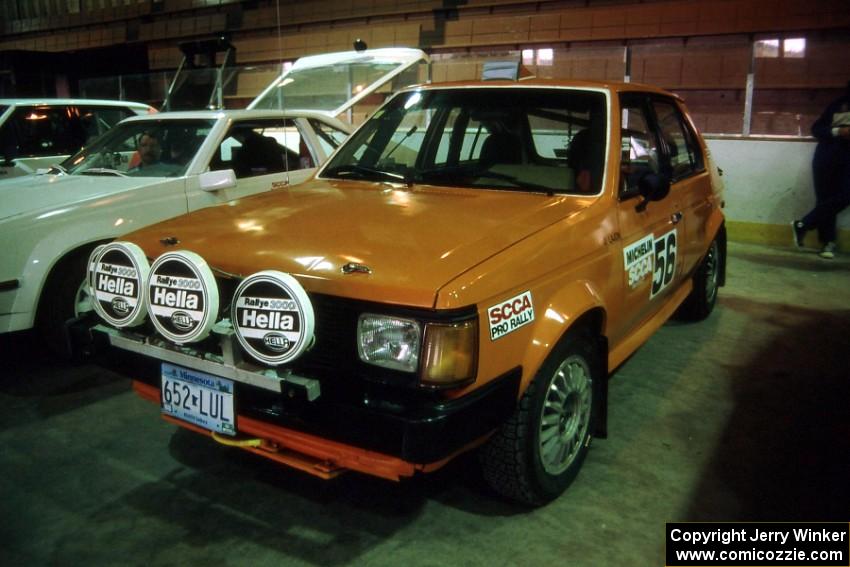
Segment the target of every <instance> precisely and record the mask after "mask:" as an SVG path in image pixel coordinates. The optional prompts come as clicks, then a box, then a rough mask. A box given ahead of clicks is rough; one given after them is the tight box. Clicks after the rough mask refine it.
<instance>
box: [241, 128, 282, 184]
mask: <svg viewBox="0 0 850 567" xmlns="http://www.w3.org/2000/svg"><path fill="white" fill-rule="evenodd" d="M233 169H234V171H235V172H236V177H252V176H254V175H266V174H268V173H276V172H279V171H284V170H285V169H286V165H285V163H284V161H283V148H282V147H281V146H280V145H279V144H278V143H277V141H276V140H275V139H274V138H269V137H267V136H263V135H261V134H257V133H256V132H250V133H249V134H248V135H247V136H246V137H245V140H244V141H243V142H242V147H241V148H240V149H239V151H238V152H234V154H233Z"/></svg>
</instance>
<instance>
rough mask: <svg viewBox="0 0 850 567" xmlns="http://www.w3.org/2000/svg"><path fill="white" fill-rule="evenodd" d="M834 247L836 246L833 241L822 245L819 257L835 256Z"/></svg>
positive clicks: (828, 258) (829, 258)
mask: <svg viewBox="0 0 850 567" xmlns="http://www.w3.org/2000/svg"><path fill="white" fill-rule="evenodd" d="M836 248H837V247H836V245H835V242H827V243H826V244H824V245H823V250H821V251H820V253H819V254H818V256H820V257H821V258H826V259H827V260H832V259H833V258H835V249H836Z"/></svg>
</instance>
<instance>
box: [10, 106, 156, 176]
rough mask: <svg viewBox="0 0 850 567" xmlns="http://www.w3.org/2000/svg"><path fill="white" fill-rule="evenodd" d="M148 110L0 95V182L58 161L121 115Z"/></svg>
mask: <svg viewBox="0 0 850 567" xmlns="http://www.w3.org/2000/svg"><path fill="white" fill-rule="evenodd" d="M154 112H156V109H155V108H153V107H152V106H148V105H147V104H142V103H139V102H128V101H117V100H88V99H58V98H53V99H51V98H48V99H34V98H19V99H0V180H3V179H10V178H12V177H17V176H20V175H28V174H31V173H35V172H36V171H38V170H39V169H41V168H45V167H49V166H51V165H53V164H54V163H59V162H61V161H62V160H64V159H65V158H67V157H68V156H69V155H71V154H73V153H76V152H78V151H79V150H80V148H82V147H83V146H85V145H86V144H88V143H89V141H91V140H93V139H94V138H96V137H97V136H100V135H101V134H103V133H105V132H106V131H107V130H109V129H110V128H112V127H113V126H115V125H116V124H118V123H119V122H121V121H122V120H124V119H125V118H128V117H130V116H136V115H139V114H150V113H154Z"/></svg>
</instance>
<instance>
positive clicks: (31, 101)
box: [0, 98, 153, 109]
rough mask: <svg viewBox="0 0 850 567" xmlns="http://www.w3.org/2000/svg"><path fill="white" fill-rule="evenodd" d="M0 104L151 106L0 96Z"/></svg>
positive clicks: (116, 102) (141, 107) (103, 101)
mask: <svg viewBox="0 0 850 567" xmlns="http://www.w3.org/2000/svg"><path fill="white" fill-rule="evenodd" d="M0 104H2V105H4V106H6V105H8V106H12V105H27V106H29V105H38V106H42V105H43V106H57V105H62V104H77V105H97V106H123V107H132V108H140V109H148V108H153V107H152V106H150V105H149V104H144V103H142V102H132V101H129V100H105V99H97V98H0Z"/></svg>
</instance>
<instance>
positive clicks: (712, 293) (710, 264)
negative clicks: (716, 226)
mask: <svg viewBox="0 0 850 567" xmlns="http://www.w3.org/2000/svg"><path fill="white" fill-rule="evenodd" d="M725 261H726V259H725V258H724V257H723V253H722V250H721V246H720V244H719V243H718V241H717V239H716V238H715V239H714V240H712V241H711V244H710V245H709V247H708V252H706V253H705V257H704V258H703V259H702V262H700V265H699V267H698V268H697V271H696V273H695V274H694V276H693V281H694V288H693V290H691V293H690V294H689V295H688V297H686V298H685V301H684V302H682V305H681V306H680V307H679V309H678V311H677V312H676V318H677V319H682V320H685V321H702V320H703V319H706V318H707V317H708V316H709V315H711V312H712V311H713V310H714V306H715V304H716V303H717V290H718V288H719V287H720V279H721V273H722V270H723V262H725Z"/></svg>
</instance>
